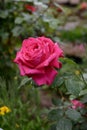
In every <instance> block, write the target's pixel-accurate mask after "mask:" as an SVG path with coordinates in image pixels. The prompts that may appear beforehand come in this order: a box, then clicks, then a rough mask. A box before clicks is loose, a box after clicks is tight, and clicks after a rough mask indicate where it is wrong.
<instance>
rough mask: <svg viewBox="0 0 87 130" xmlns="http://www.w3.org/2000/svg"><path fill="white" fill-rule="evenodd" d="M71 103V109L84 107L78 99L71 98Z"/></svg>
mask: <svg viewBox="0 0 87 130" xmlns="http://www.w3.org/2000/svg"><path fill="white" fill-rule="evenodd" d="M71 103H72V104H73V105H72V108H73V109H77V108H79V107H80V108H84V107H85V105H84V104H83V103H82V102H80V101H78V100H72V101H71Z"/></svg>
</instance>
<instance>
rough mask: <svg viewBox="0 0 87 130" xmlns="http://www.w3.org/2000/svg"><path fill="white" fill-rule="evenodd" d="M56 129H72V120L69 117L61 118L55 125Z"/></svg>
mask: <svg viewBox="0 0 87 130" xmlns="http://www.w3.org/2000/svg"><path fill="white" fill-rule="evenodd" d="M56 130H72V122H71V121H70V120H69V119H66V118H61V119H60V120H59V122H58V124H57V126H56Z"/></svg>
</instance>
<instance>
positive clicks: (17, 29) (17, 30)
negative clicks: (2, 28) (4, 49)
mask: <svg viewBox="0 0 87 130" xmlns="http://www.w3.org/2000/svg"><path fill="white" fill-rule="evenodd" d="M22 32H23V28H22V27H20V26H16V27H14V28H13V29H12V33H13V36H15V37H17V36H19V35H20V34H21V33H22Z"/></svg>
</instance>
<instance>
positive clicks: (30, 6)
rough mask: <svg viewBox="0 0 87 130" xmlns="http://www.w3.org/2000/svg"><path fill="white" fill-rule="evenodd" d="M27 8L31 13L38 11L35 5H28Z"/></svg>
mask: <svg viewBox="0 0 87 130" xmlns="http://www.w3.org/2000/svg"><path fill="white" fill-rule="evenodd" d="M25 8H26V9H27V10H28V11H31V12H35V11H36V7H34V6H33V5H28V4H26V5H25Z"/></svg>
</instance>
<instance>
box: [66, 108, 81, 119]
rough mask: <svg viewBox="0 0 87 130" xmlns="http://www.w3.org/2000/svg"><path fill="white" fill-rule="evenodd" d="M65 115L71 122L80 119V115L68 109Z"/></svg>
mask: <svg viewBox="0 0 87 130" xmlns="http://www.w3.org/2000/svg"><path fill="white" fill-rule="evenodd" d="M65 114H66V115H67V116H68V117H69V118H70V119H71V120H73V121H78V120H79V119H81V114H80V113H79V112H77V111H76V110H74V109H68V110H67V111H66V113H65Z"/></svg>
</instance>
